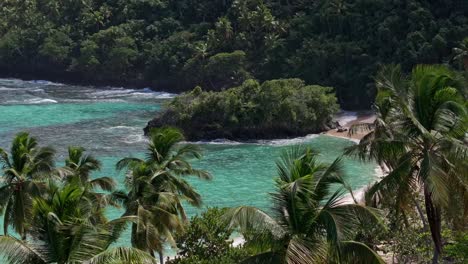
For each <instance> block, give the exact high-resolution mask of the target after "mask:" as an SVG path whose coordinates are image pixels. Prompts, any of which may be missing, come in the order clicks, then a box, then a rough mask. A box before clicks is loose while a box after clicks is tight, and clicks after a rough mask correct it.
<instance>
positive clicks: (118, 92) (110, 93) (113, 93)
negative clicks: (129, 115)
mask: <svg viewBox="0 0 468 264" xmlns="http://www.w3.org/2000/svg"><path fill="white" fill-rule="evenodd" d="M134 91H135V90H133V89H111V90H100V91H95V92H93V93H91V94H90V96H91V97H92V98H101V97H103V98H109V97H122V96H127V95H129V94H131V93H133V92H134Z"/></svg>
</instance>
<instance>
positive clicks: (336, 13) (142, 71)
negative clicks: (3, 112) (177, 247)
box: [0, 0, 468, 108]
mask: <svg viewBox="0 0 468 264" xmlns="http://www.w3.org/2000/svg"><path fill="white" fill-rule="evenodd" d="M462 2H463V1H461V0H448V1H428V0H422V1H418V0H409V1H402V0H394V1H384V0H376V1H369V0H330V1H324V0H320V1H277V0H225V1H219V0H190V1H188V0H180V1H174V0H160V1H156V0H145V1H124V0H83V1H58V0H49V1H43V0H27V1H15V0H4V1H1V3H0V69H1V70H2V71H3V72H5V73H9V74H12V73H16V74H27V73H32V74H37V75H38V76H35V77H37V78H40V77H41V76H42V75H43V74H47V76H48V77H53V76H57V75H58V76H63V75H65V74H67V76H68V77H69V78H72V79H74V80H81V81H84V82H86V81H95V82H96V81H100V82H114V83H115V82H119V83H120V84H145V85H154V86H155V87H157V88H161V89H166V90H173V91H181V90H183V91H186V90H187V89H190V88H192V87H195V86H196V85H200V86H202V87H204V88H205V89H210V90H211V89H213V90H219V89H222V88H226V87H230V86H233V85H239V84H240V83H242V81H243V80H244V79H245V78H247V77H248V76H250V77H252V78H255V79H258V80H261V81H265V80H270V79H278V78H301V79H303V80H304V81H305V82H306V83H317V84H320V85H324V86H333V87H336V89H337V92H338V93H337V96H338V99H339V102H340V103H341V104H342V105H343V106H344V107H354V108H365V107H369V106H370V104H371V101H372V100H373V98H374V95H375V89H374V82H373V76H374V75H375V73H376V72H377V70H378V67H379V66H380V65H382V64H389V63H401V64H402V67H403V70H404V71H409V70H410V69H411V68H412V67H413V66H414V65H416V64H420V63H442V62H446V61H450V62H454V63H455V64H457V65H458V64H459V63H462V64H463V63H464V64H465V66H466V65H467V64H466V63H465V62H463V60H464V59H463V57H464V55H461V53H460V51H463V50H464V49H463V43H461V40H462V39H463V38H465V37H467V36H468V23H467V21H468V19H467V14H468V10H467V6H466V4H464V3H462ZM89 41H92V42H94V43H95V45H94V44H92V43H90V42H89ZM201 47H202V48H201ZM239 52H243V54H245V55H242V56H241V57H242V58H241V59H242V62H240V61H239V59H240V57H239V55H240V54H241V53H239ZM228 54H231V57H229V56H228ZM460 55H461V56H460ZM232 56H235V57H232ZM220 57H224V58H222V59H223V60H222V61H216V62H211V63H209V62H208V60H209V58H212V60H215V59H216V60H219V59H221V58H220ZM228 57H229V58H228ZM454 57H456V59H455V60H452V59H453V58H454ZM227 59H229V60H227ZM231 62H234V63H231ZM213 63H214V64H213ZM208 64H210V65H212V66H209V67H208V66H207V65H208ZM205 66H206V67H208V69H205V68H206V67H205ZM233 68H234V70H235V73H233V71H232V70H233ZM205 70H207V71H211V73H208V74H207V75H206V74H205V73H204V71H205ZM232 77H233V78H234V80H231V78H232Z"/></svg>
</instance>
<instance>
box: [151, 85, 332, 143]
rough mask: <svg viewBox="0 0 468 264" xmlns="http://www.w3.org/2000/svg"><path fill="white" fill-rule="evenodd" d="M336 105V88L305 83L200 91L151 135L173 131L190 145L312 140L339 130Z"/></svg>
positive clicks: (173, 108)
mask: <svg viewBox="0 0 468 264" xmlns="http://www.w3.org/2000/svg"><path fill="white" fill-rule="evenodd" d="M336 101H337V100H336V95H335V93H334V90H333V88H331V87H322V86H318V85H305V84H304V81H302V80H299V79H281V80H270V81H266V82H264V83H262V84H259V83H258V82H257V81H255V80H246V81H245V82H244V83H243V84H242V85H241V86H239V87H234V88H230V89H226V90H224V91H221V92H204V91H202V90H201V88H200V87H199V86H197V87H196V88H195V89H194V90H192V91H191V92H188V93H184V94H182V95H179V96H177V97H176V98H175V99H173V100H172V101H171V102H170V103H169V104H168V105H167V106H166V107H165V110H164V111H163V112H162V113H160V114H159V115H158V116H157V117H156V118H155V119H153V120H151V121H150V122H149V123H148V126H147V127H146V128H145V130H147V131H148V130H149V129H150V128H151V127H162V126H173V127H177V128H180V129H182V131H183V132H184V135H186V137H187V138H188V139H190V140H200V139H203V140H207V139H220V138H224V139H231V140H239V139H240V140H253V139H270V138H291V137H297V136H306V135H308V134H312V133H319V132H322V131H325V130H329V129H331V128H335V126H336V122H333V120H332V119H333V116H334V114H336V113H337V112H338V110H339V105H338V104H337V102H336Z"/></svg>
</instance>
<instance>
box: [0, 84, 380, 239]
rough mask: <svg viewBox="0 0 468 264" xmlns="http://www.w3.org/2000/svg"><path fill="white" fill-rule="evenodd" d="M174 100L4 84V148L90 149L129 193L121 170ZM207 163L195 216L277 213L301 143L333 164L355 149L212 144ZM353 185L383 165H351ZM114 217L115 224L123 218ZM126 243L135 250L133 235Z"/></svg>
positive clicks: (119, 91) (323, 144) (330, 142)
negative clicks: (249, 208)
mask: <svg viewBox="0 0 468 264" xmlns="http://www.w3.org/2000/svg"><path fill="white" fill-rule="evenodd" d="M169 97H171V95H170V94H166V93H157V92H150V91H149V90H147V89H145V90H132V89H125V88H115V87H80V86H70V85H62V84H56V83H50V82H45V81H39V82H27V81H20V80H14V79H0V147H2V148H8V147H9V142H10V141H11V139H12V137H13V135H14V134H15V133H17V132H19V131H29V132H30V133H32V134H33V135H34V136H36V137H38V138H39V139H40V143H42V144H44V145H52V146H54V147H56V149H57V151H58V159H59V160H63V158H64V154H65V150H66V148H67V146H69V145H80V146H83V147H85V148H86V149H87V150H88V151H89V152H91V153H92V154H93V155H95V156H97V157H98V158H99V159H100V160H101V161H102V162H103V169H102V171H101V172H99V173H97V174H96V176H98V175H99V176H101V175H105V176H112V177H114V178H115V179H116V180H117V181H118V182H119V184H120V186H119V187H120V188H123V185H122V182H123V177H124V175H123V174H122V173H120V174H119V173H117V172H116V171H115V170H114V165H115V163H116V162H117V161H118V160H119V159H120V158H122V157H126V156H139V155H141V153H142V152H143V151H144V148H145V139H144V137H143V136H142V133H143V131H142V128H143V127H144V125H145V124H146V122H147V121H148V120H150V119H151V117H152V116H154V114H155V113H156V112H157V111H159V110H160V109H161V107H162V105H163V104H164V102H166V101H167V98H169ZM198 144H201V146H202V148H203V149H204V158H203V160H201V161H195V162H194V164H195V166H196V167H198V168H202V169H205V170H208V171H209V172H211V173H212V174H213V176H214V179H213V180H212V181H209V182H208V181H199V180H196V179H191V180H190V181H191V182H192V183H193V185H194V186H196V188H197V190H198V191H199V192H200V193H201V195H202V197H203V200H204V205H203V208H201V209H196V208H192V207H187V211H188V213H189V214H190V215H193V214H195V213H197V212H199V210H203V209H204V208H206V207H212V206H219V207H225V206H236V205H253V206H257V207H260V208H263V209H268V207H269V204H270V203H269V202H270V201H269V197H268V193H269V192H270V191H272V187H273V179H274V177H275V171H276V170H275V165H274V164H275V160H276V159H277V157H278V156H279V154H280V152H281V151H282V150H284V149H286V148H288V147H289V146H291V145H294V144H307V145H310V146H312V147H313V148H314V149H316V150H318V151H320V153H321V159H322V160H323V161H327V162H332V161H333V160H334V159H335V158H336V157H338V156H339V155H341V152H342V150H343V148H344V147H346V146H349V145H351V144H354V143H352V142H351V141H348V140H346V139H339V138H333V137H329V136H323V135H322V136H309V137H306V138H300V139H290V140H273V141H264V142H257V143H250V144H239V143H236V142H224V141H216V142H205V143H198ZM344 167H345V171H346V174H347V178H348V181H349V183H350V184H351V186H353V188H354V189H359V188H361V187H363V186H365V185H367V184H368V183H369V182H370V181H371V180H372V179H373V177H374V173H375V172H374V170H375V167H376V166H375V164H372V163H361V162H358V161H355V160H351V159H344ZM120 213H121V212H120V211H119V210H115V209H113V210H110V211H109V216H110V217H111V218H114V217H118V216H119V215H120ZM119 243H120V244H127V245H128V244H129V236H128V233H127V234H124V235H123V236H122V239H121V240H120V241H119Z"/></svg>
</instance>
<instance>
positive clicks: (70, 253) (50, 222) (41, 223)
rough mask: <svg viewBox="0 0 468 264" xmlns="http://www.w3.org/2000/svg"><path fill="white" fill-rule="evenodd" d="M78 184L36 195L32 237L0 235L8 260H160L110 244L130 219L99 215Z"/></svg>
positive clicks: (63, 263) (60, 262)
mask: <svg viewBox="0 0 468 264" xmlns="http://www.w3.org/2000/svg"><path fill="white" fill-rule="evenodd" d="M84 193H85V189H84V188H83V187H81V186H79V185H76V184H67V185H65V186H64V187H63V188H58V187H56V186H53V185H52V186H50V187H49V188H48V193H47V194H44V197H40V198H35V199H34V203H33V220H34V225H32V226H31V236H32V240H31V241H21V240H17V239H15V238H13V237H9V236H0V247H1V248H2V256H3V258H4V259H5V260H6V261H7V263H11V264H13V263H26V264H29V263H31V264H42V263H58V264H66V263H67V264H68V263H156V260H155V259H154V258H152V257H151V256H149V255H148V254H147V253H145V252H143V251H140V250H137V249H133V248H113V249H109V246H110V245H111V244H112V243H113V242H114V241H115V240H116V239H117V238H118V236H119V235H120V232H121V231H122V229H123V226H124V223H125V221H127V220H131V221H135V219H134V218H133V217H126V218H119V219H116V220H112V221H108V220H107V219H106V218H105V217H95V215H96V214H100V213H101V212H97V210H100V209H97V208H96V207H94V202H95V201H93V200H90V199H88V198H87V197H86V196H85V195H84Z"/></svg>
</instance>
